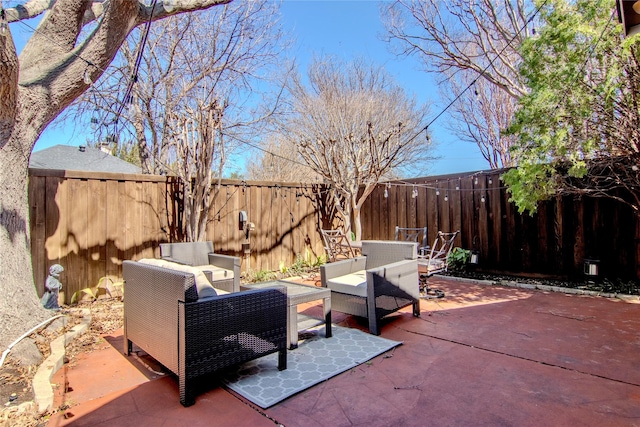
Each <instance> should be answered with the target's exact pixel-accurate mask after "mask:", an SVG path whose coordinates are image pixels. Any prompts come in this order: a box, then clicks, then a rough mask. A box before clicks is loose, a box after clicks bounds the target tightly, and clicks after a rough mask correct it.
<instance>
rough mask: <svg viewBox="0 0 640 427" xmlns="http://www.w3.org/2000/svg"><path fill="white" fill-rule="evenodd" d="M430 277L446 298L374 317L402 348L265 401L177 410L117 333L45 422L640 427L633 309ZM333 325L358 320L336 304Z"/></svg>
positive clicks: (210, 395) (174, 394) (161, 382)
mask: <svg viewBox="0 0 640 427" xmlns="http://www.w3.org/2000/svg"><path fill="white" fill-rule="evenodd" d="M430 286H431V287H436V288H439V289H442V290H444V291H445V293H446V297H445V298H444V299H439V300H423V301H422V302H421V311H422V317H421V318H414V317H412V316H411V313H410V311H409V309H406V310H405V311H402V312H400V313H398V314H397V315H392V316H389V317H388V319H387V320H386V321H385V322H384V326H383V328H382V336H383V337H385V338H389V339H393V340H398V341H402V342H403V345H401V346H399V347H397V348H396V349H395V350H394V351H393V352H391V353H388V354H387V355H386V356H384V355H381V356H378V357H376V358H375V359H373V360H372V361H371V362H370V363H366V364H363V365H361V366H359V367H357V368H354V369H352V370H349V371H347V372H344V373H343V374H341V375H338V376H336V377H334V378H331V379H330V380H328V381H326V382H323V383H321V384H318V385H316V386H314V387H312V388H310V389H308V390H306V391H303V392H301V393H299V394H297V395H294V396H292V397H290V398H289V399H286V400H284V401H283V402H281V403H279V404H277V405H275V406H273V407H271V408H269V409H266V410H263V409H260V408H257V407H255V405H253V404H251V403H249V402H246V401H245V400H244V399H242V398H241V397H237V396H236V395H234V394H232V393H230V392H229V391H227V390H226V389H224V388H222V387H220V386H216V385H215V384H214V385H212V388H211V390H209V391H207V392H205V393H203V394H200V395H199V396H198V397H197V399H196V404H195V405H194V406H191V407H188V408H184V407H182V406H181V405H180V403H179V402H178V385H177V381H176V380H175V379H174V378H172V377H169V376H162V377H157V376H156V375H155V374H153V372H152V371H150V370H149V369H148V368H147V367H145V366H144V365H142V364H141V363H140V359H136V358H135V357H133V356H131V357H125V356H124V355H123V354H122V335H121V332H120V333H117V334H114V335H113V336H108V337H106V339H107V341H108V343H109V344H108V345H105V346H104V347H105V348H104V349H101V350H99V351H95V352H93V353H91V354H89V355H86V356H83V357H81V358H79V360H78V363H77V364H76V365H75V366H73V367H65V368H63V369H61V370H60V371H59V372H58V373H57V374H56V375H55V376H54V379H53V382H54V383H58V384H63V383H65V382H67V384H68V391H67V392H66V393H64V387H59V388H58V391H57V394H58V396H57V404H58V405H59V404H60V403H61V402H63V401H64V402H67V403H68V404H69V405H70V407H69V408H68V409H67V410H66V411H64V413H59V414H56V415H55V416H53V417H52V418H51V419H50V421H49V425H50V426H181V425H185V426H186V425H189V426H218V425H220V426H222V425H224V426H229V425H233V426H273V425H274V423H275V424H282V425H285V426H365V425H366V426H368V427H371V426H391V425H393V426H425V425H434V426H457V425H463V426H468V425H515V426H577V425H580V426H633V425H640V363H639V362H638V360H639V359H640V305H638V304H633V303H629V302H623V301H620V300H611V299H605V298H600V297H584V296H576V295H566V294H561V293H549V292H542V291H529V290H522V289H515V288H503V287H496V286H485V285H477V284H474V283H472V282H459V281H454V280H450V279H444V278H433V279H431V280H430ZM304 308H306V311H308V312H313V311H316V310H319V307H315V306H314V307H309V306H307V307H304ZM334 321H335V322H337V323H339V324H342V325H345V326H351V327H359V328H362V327H363V326H364V323H363V322H362V321H359V320H358V319H356V318H353V317H350V316H345V315H343V314H340V313H337V312H334ZM389 356H391V357H389ZM148 366H149V365H148ZM149 367H150V368H153V366H149ZM63 415H64V416H66V418H65V417H64V416H63Z"/></svg>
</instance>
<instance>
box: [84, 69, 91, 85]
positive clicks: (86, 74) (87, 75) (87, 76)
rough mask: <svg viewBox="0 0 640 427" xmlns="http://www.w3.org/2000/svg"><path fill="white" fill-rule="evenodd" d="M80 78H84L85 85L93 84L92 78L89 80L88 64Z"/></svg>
mask: <svg viewBox="0 0 640 427" xmlns="http://www.w3.org/2000/svg"><path fill="white" fill-rule="evenodd" d="M82 80H84V83H85V84H87V85H92V84H93V80H91V72H90V71H89V66H87V68H85V69H84V75H83V76H82Z"/></svg>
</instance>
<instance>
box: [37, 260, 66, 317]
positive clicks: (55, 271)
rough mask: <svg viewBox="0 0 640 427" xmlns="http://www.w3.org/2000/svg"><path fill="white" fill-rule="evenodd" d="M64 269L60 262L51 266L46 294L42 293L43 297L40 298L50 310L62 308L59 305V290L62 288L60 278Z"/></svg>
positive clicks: (45, 287) (45, 286) (45, 289)
mask: <svg viewBox="0 0 640 427" xmlns="http://www.w3.org/2000/svg"><path fill="white" fill-rule="evenodd" d="M63 271H64V268H63V267H62V266H61V265H60V264H53V265H52V266H51V267H49V277H47V281H46V282H45V283H44V295H42V299H41V300H40V303H41V304H42V305H43V306H44V308H48V309H50V310H58V309H60V306H59V305H58V292H60V289H62V283H60V280H58V278H59V277H60V273H62V272H63Z"/></svg>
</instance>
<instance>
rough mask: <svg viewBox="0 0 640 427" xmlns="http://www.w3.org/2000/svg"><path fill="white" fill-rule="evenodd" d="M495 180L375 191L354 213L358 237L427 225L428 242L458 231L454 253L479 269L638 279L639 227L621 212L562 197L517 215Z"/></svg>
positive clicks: (426, 181) (472, 178) (471, 177)
mask: <svg viewBox="0 0 640 427" xmlns="http://www.w3.org/2000/svg"><path fill="white" fill-rule="evenodd" d="M502 173H504V171H503V170H496V171H481V172H476V173H467V174H463V175H446V176H439V177H429V178H419V179H411V180H406V181H402V182H393V183H391V185H390V186H386V185H379V186H378V187H377V188H376V190H375V191H374V192H373V194H371V196H370V197H369V198H368V199H367V201H366V203H365V204H364V206H363V207H362V226H363V238H364V239H393V237H394V234H393V233H394V230H395V227H396V225H398V226H401V227H424V226H427V227H428V234H429V240H428V241H429V242H433V240H434V239H435V236H436V233H437V232H438V230H442V231H454V230H460V235H459V237H458V238H457V239H456V246H460V247H462V248H466V249H475V250H478V251H479V252H480V264H479V265H478V268H480V269H484V270H493V271H499V272H504V273H536V274H547V275H554V276H564V277H572V278H576V277H580V276H581V275H582V273H583V266H584V260H585V259H597V260H599V261H600V271H601V273H602V275H604V276H607V277H612V278H614V277H620V278H634V279H635V278H640V272H639V270H638V259H640V246H639V245H638V243H639V241H640V226H639V225H640V224H639V223H638V218H637V217H636V216H635V215H634V214H633V212H632V210H631V209H630V208H629V207H628V206H627V205H624V204H622V203H619V202H616V201H613V200H611V199H605V198H592V197H584V198H581V199H575V198H573V197H569V196H566V197H557V198H555V199H554V200H551V201H547V202H543V203H540V205H539V208H538V212H537V213H536V214H534V215H533V216H529V215H528V214H522V215H521V214H519V213H518V212H517V209H516V207H515V205H514V204H513V203H511V202H509V201H508V199H509V194H508V193H507V191H506V189H505V188H504V185H503V183H502V182H501V180H500V175H501V174H502ZM385 190H386V194H387V197H385ZM414 192H417V196H416V197H413V194H414Z"/></svg>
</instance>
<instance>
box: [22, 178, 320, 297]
mask: <svg viewBox="0 0 640 427" xmlns="http://www.w3.org/2000/svg"><path fill="white" fill-rule="evenodd" d="M324 193H325V192H322V191H319V188H318V187H314V186H302V185H300V186H296V185H292V184H289V185H287V184H274V183H266V182H250V183H244V182H242V181H237V180H223V181H222V182H221V187H220V189H219V195H218V197H217V199H216V203H215V205H214V206H213V207H212V208H211V211H210V213H209V220H210V222H209V224H208V226H207V239H208V240H212V241H213V242H214V248H215V251H216V252H219V253H223V254H228V255H235V256H241V257H242V258H243V262H242V269H243V271H246V270H247V269H248V268H251V269H253V270H276V269H278V267H279V265H280V263H281V262H282V263H283V264H284V265H285V266H289V265H291V264H293V263H294V262H295V260H296V257H297V255H299V254H300V255H304V254H305V251H306V250H308V251H309V253H310V254H311V255H312V256H318V255H322V254H324V249H323V244H322V241H321V237H320V234H319V231H318V224H320V221H321V218H319V214H318V212H320V210H318V209H316V206H322V205H323V202H322V195H323V194H324ZM180 198H181V190H180V184H179V182H177V180H176V179H175V178H172V177H165V176H154V175H128V174H111V173H94V172H79V171H54V170H41V169H31V170H30V182H29V203H30V214H31V253H32V260H33V270H34V279H35V283H36V287H37V290H38V294H39V295H41V294H42V293H43V291H44V282H45V280H46V277H47V274H48V270H49V267H50V266H51V265H52V264H55V263H58V264H61V265H62V266H63V267H64V269H65V272H64V273H63V276H62V283H63V286H64V288H63V292H64V298H65V301H66V302H67V303H68V302H70V299H71V295H73V293H74V292H76V291H78V290H80V289H84V288H87V287H90V286H95V285H97V283H98V281H99V280H100V279H101V278H102V277H106V276H109V277H112V278H119V277H121V276H122V261H123V260H128V259H133V260H137V259H140V258H145V257H159V256H160V250H159V244H160V243H162V242H169V241H175V240H179V239H180V237H181V232H182V224H181V222H182V212H181V207H180V206H181V200H180ZM241 210H243V211H246V212H247V214H248V220H249V221H250V222H253V223H254V224H255V226H256V228H255V230H254V231H252V232H251V233H250V236H249V239H248V240H247V239H245V235H244V232H243V231H241V230H240V229H239V224H238V219H239V218H238V216H239V212H240V211H241ZM243 244H244V245H245V246H243ZM245 249H248V250H249V251H250V253H249V254H246V253H245Z"/></svg>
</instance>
